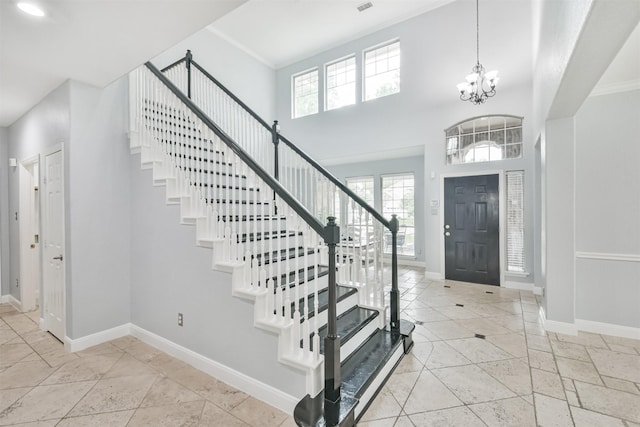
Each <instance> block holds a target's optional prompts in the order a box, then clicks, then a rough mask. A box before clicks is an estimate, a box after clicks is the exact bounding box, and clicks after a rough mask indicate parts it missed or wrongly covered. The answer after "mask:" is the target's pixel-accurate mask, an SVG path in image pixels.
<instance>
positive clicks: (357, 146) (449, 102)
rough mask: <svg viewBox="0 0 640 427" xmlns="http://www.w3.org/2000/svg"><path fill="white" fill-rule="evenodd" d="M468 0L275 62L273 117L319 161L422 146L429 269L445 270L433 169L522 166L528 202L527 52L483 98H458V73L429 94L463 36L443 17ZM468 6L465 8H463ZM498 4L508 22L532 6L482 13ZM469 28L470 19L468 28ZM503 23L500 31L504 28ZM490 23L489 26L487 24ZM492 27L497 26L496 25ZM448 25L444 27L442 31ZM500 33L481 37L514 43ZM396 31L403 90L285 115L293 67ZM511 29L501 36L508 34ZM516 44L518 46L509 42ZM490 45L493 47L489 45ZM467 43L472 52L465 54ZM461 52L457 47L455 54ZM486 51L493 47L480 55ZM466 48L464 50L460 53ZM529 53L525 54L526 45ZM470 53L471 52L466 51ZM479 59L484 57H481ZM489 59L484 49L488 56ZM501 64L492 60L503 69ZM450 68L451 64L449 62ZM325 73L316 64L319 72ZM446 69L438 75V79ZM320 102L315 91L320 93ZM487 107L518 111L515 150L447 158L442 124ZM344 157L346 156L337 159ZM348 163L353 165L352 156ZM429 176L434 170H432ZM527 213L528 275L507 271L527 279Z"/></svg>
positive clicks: (464, 11) (522, 19)
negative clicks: (520, 135)
mask: <svg viewBox="0 0 640 427" xmlns="http://www.w3.org/2000/svg"><path fill="white" fill-rule="evenodd" d="M468 6H469V3H467V2H454V3H450V4H448V5H446V6H443V7H441V8H439V9H437V10H435V11H432V12H429V13H426V14H423V15H420V16H418V17H415V18H413V19H410V20H407V21H405V22H402V23H399V24H397V25H394V26H391V27H389V28H386V29H383V30H381V31H378V32H376V33H373V34H371V35H368V36H366V37H362V38H360V39H357V40H354V41H353V42H350V43H346V44H344V45H342V46H339V47H336V48H334V49H331V50H328V51H327V52H323V53H321V54H319V55H316V56H314V57H311V58H308V59H305V60H303V61H300V62H298V63H296V64H292V65H290V66H288V67H285V68H283V69H280V70H278V72H277V89H278V105H277V112H278V117H279V119H280V121H281V125H282V133H283V134H284V135H285V136H287V137H289V139H291V140H292V141H293V142H294V143H296V144H299V145H300V146H301V147H302V148H303V149H304V150H305V151H307V152H308V153H310V154H311V155H312V156H314V157H316V158H318V159H320V161H321V162H322V161H328V162H329V163H331V164H333V163H336V162H337V159H339V158H340V157H341V156H342V157H344V158H347V161H348V163H349V164H347V165H344V166H342V167H343V168H347V169H349V168H350V167H354V168H357V167H358V166H357V163H355V162H357V161H358V158H359V157H360V158H361V159H362V161H364V160H373V159H375V158H377V159H390V158H399V157H406V156H409V155H415V154H416V153H415V152H416V151H419V152H420V153H424V177H425V179H424V181H423V182H422V183H417V187H416V192H419V191H421V190H422V192H423V196H422V197H421V199H422V200H421V203H422V206H421V208H422V210H423V212H424V213H425V214H424V223H423V224H424V229H423V230H424V231H423V237H422V239H421V240H422V241H423V244H424V258H423V259H424V261H425V264H426V270H427V271H428V272H430V273H433V275H435V276H438V275H443V274H444V272H443V271H441V252H442V248H441V239H440V236H441V232H442V227H443V223H442V219H441V218H440V215H439V213H438V214H436V215H432V214H431V209H430V206H429V204H430V201H431V200H437V201H438V202H439V203H442V196H441V194H440V193H441V188H440V176H441V175H442V174H451V173H467V172H472V171H473V172H477V173H478V174H482V173H483V172H484V171H495V170H524V171H525V206H529V207H531V206H533V183H534V182H535V180H536V178H535V177H534V169H533V159H534V155H533V154H534V150H533V145H534V142H535V141H534V137H533V133H532V118H531V115H532V110H531V96H532V92H531V91H532V87H531V69H532V63H531V62H530V60H524V61H522V63H518V67H519V71H520V72H519V73H515V75H514V74H511V75H507V74H503V81H506V82H507V84H506V85H502V81H501V86H499V87H498V93H497V95H496V96H495V97H494V98H491V99H490V100H488V101H487V102H486V103H485V104H483V105H478V106H476V105H472V104H471V103H469V102H462V101H460V100H459V99H458V94H457V91H456V89H455V82H457V81H454V83H452V86H451V88H452V89H451V95H450V96H447V97H446V98H444V99H434V98H433V97H432V96H430V93H432V92H433V90H432V89H433V88H434V87H436V86H437V85H441V84H446V80H447V79H450V76H448V75H445V76H443V75H441V74H442V73H443V71H442V70H443V69H445V68H444V67H450V65H449V64H450V63H456V62H457V61H458V59H459V57H460V56H461V55H455V56H454V55H452V52H454V51H456V52H457V51H459V50H460V46H461V45H466V44H465V43H464V42H463V41H462V40H463V39H461V37H462V36H460V35H459V34H458V33H457V32H456V34H452V31H451V28H450V25H451V23H452V22H457V21H458V20H460V19H465V18H466V17H469V19H471V22H473V21H474V18H475V9H474V8H470V9H469V8H468ZM470 14H471V15H470ZM491 14H497V16H509V17H510V19H512V20H513V21H509V22H508V25H515V24H514V23H515V22H517V25H518V26H523V25H525V26H526V25H530V23H531V9H530V7H529V5H528V4H525V3H522V2H500V1H498V2H491V3H490V4H488V5H487V8H486V10H484V11H483V15H484V16H487V15H491ZM474 30H475V28H474ZM508 31H509V29H508V28H506V29H505V32H507V33H508ZM472 33H473V34H468V35H469V37H473V36H475V31H472ZM491 33H494V32H491ZM496 33H497V32H496ZM443 34H446V37H443ZM494 36H495V37H496V38H497V39H502V40H503V42H504V40H505V37H504V34H503V33H497V34H490V35H488V36H487V38H490V40H488V41H486V43H487V45H491V46H494V48H496V49H507V50H508V49H513V48H514V47H512V46H508V45H501V44H500V43H501V42H500V41H499V40H496V39H494V38H493V37H494ZM396 37H398V38H399V39H400V45H401V52H402V69H401V91H400V93H399V94H396V95H391V96H387V97H384V98H380V99H377V100H375V101H372V102H365V103H358V104H356V105H353V106H349V107H344V108H341V109H338V110H333V111H328V112H320V113H319V114H316V115H312V116H307V117H303V118H299V119H295V120H292V119H291V118H290V117H291V76H292V75H293V74H295V73H297V72H300V71H303V70H306V69H308V68H310V67H312V66H317V67H318V68H319V69H320V70H322V67H323V65H324V64H325V63H326V62H328V61H331V60H333V59H336V58H340V57H343V56H345V55H348V54H351V53H355V54H356V61H357V63H358V64H359V65H358V66H361V65H360V64H361V52H362V50H363V49H366V48H368V47H370V46H373V45H376V44H379V43H381V42H384V41H387V40H390V39H393V38H396ZM506 39H508V37H507V38H506ZM515 48H516V49H522V47H515ZM489 51H490V50H489ZM472 53H473V52H471V53H470V54H472ZM462 56H464V55H462ZM487 56H488V57H489V58H490V52H489V54H488V55H487ZM464 57H467V56H464ZM525 57H526V55H525ZM472 58H473V56H472ZM484 61H485V60H484V59H483V62H484ZM489 61H490V59H487V63H486V64H487V65H489ZM503 65H505V64H495V65H492V66H496V68H499V69H501V72H502V67H503ZM466 67H467V65H464V66H462V65H461V66H460V68H459V71H458V72H459V73H460V78H463V76H464V73H465V72H466V71H467V68H466ZM446 69H447V70H448V68H446ZM320 78H321V79H322V72H321V74H320ZM443 79H444V81H445V82H444V83H443ZM320 104H321V105H322V97H321V103H320ZM485 114H512V115H519V116H524V155H523V158H521V159H514V160H507V161H503V162H488V163H478V164H468V165H445V140H444V129H446V128H447V127H449V126H451V125H453V124H455V123H457V122H460V121H462V120H465V119H468V118H471V117H476V116H480V115H485ZM342 163H344V162H342ZM351 164H352V165H351ZM432 173H433V174H434V178H433V179H432V178H431V174H432ZM528 212H529V213H528V214H527V215H525V227H526V230H527V232H526V233H525V254H526V260H525V262H526V264H527V266H528V270H529V273H530V274H529V276H527V277H524V278H511V279H509V280H514V281H526V282H533V280H534V277H533V265H534V264H535V263H536V262H537V261H536V260H534V258H533V235H534V232H533V210H531V211H528Z"/></svg>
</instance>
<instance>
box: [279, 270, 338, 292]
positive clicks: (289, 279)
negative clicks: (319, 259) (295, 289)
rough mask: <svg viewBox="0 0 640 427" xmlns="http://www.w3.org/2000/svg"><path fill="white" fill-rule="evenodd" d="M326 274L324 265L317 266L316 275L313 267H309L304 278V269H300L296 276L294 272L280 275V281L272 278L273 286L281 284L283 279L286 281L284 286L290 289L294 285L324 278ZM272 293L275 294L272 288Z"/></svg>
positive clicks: (327, 272)
mask: <svg viewBox="0 0 640 427" xmlns="http://www.w3.org/2000/svg"><path fill="white" fill-rule="evenodd" d="M327 274H329V268H328V267H326V266H324V265H319V266H318V273H317V274H316V271H315V266H313V265H311V266H309V267H308V268H307V274H306V276H304V268H301V269H299V270H298V271H297V274H296V272H295V271H291V272H289V274H286V273H285V274H282V275H281V276H280V280H278V276H273V278H272V280H273V281H274V282H275V285H276V286H278V283H282V282H283V279H282V278H283V277H284V280H286V284H285V285H284V286H289V287H292V286H293V285H294V284H296V283H298V284H301V283H304V282H305V281H309V282H310V281H311V280H314V279H316V278H320V277H323V276H326V275H327ZM296 276H297V277H298V279H297V282H296ZM274 292H275V288H274Z"/></svg>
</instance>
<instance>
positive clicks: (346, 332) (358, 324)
mask: <svg viewBox="0 0 640 427" xmlns="http://www.w3.org/2000/svg"><path fill="white" fill-rule="evenodd" d="M379 314H380V313H379V312H378V311H377V310H371V309H368V308H363V307H360V306H354V307H352V308H350V309H349V310H348V311H346V312H344V313H342V314H341V315H340V316H338V319H337V322H336V329H337V333H338V336H339V337H340V345H344V344H345V343H346V342H348V341H349V340H350V339H351V338H353V337H354V336H355V335H356V334H357V333H358V332H359V331H360V330H361V329H362V328H364V327H365V326H366V325H367V324H368V323H369V322H371V321H373V319H375V318H376V317H378V315H379ZM328 329H329V328H328V325H324V326H323V327H322V328H320V330H319V331H318V333H319V334H320V353H321V354H324V338H325V337H326V336H327V333H328ZM312 347H313V346H312Z"/></svg>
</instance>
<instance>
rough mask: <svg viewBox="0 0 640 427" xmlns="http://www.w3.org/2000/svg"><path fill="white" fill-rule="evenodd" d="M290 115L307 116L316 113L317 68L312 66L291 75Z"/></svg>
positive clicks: (295, 117) (294, 116)
mask: <svg viewBox="0 0 640 427" xmlns="http://www.w3.org/2000/svg"><path fill="white" fill-rule="evenodd" d="M292 86H293V90H292V92H293V111H292V117H293V118H294V119H297V118H299V117H304V116H309V115H311V114H316V113H318V69H317V68H313V69H310V70H307V71H303V72H301V73H298V74H296V75H294V76H293V78H292Z"/></svg>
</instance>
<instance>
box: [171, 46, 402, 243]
mask: <svg viewBox="0 0 640 427" xmlns="http://www.w3.org/2000/svg"><path fill="white" fill-rule="evenodd" d="M187 55H191V51H187ZM186 60H187V58H186V57H185V58H182V59H180V60H178V61H176V62H174V63H173V64H171V65H169V66H167V67H165V68H163V69H162V72H165V71H166V70H168V69H171V68H173V67H174V66H176V65H178V64H180V63H182V62H184V61H186ZM189 62H190V63H191V65H193V66H194V67H196V68H197V69H198V70H199V71H200V72H201V73H202V74H203V75H204V76H205V77H206V78H208V79H209V80H211V81H212V82H213V83H214V84H215V85H216V86H218V87H219V88H220V89H221V90H222V91H223V92H224V93H225V94H227V95H228V96H229V97H230V98H231V99H233V101H234V102H236V103H237V104H238V105H239V106H240V107H242V108H243V109H244V110H245V111H246V112H247V113H249V114H250V115H251V117H253V118H254V119H255V120H256V121H257V122H258V123H260V124H261V125H262V126H263V127H264V128H265V129H267V130H269V131H272V130H273V127H272V126H271V125H269V124H268V123H267V122H266V121H265V120H264V119H263V118H262V117H260V116H259V115H258V114H257V113H256V112H255V111H253V110H252V109H251V108H250V107H249V106H248V105H247V104H245V103H244V102H242V100H241V99H240V98H238V97H237V96H236V95H235V94H234V93H233V92H231V91H230V90H229V89H227V88H226V87H225V86H224V85H223V84H222V83H220V81H219V80H218V79H216V78H215V77H213V76H212V75H211V74H210V73H209V72H208V71H207V70H205V69H204V68H203V67H202V66H200V65H199V64H198V63H197V62H196V61H194V60H193V59H189ZM277 136H278V139H279V140H280V141H282V142H284V143H285V144H286V145H287V146H288V147H289V148H291V149H292V150H293V151H294V152H295V153H296V154H298V155H299V156H300V157H302V158H303V159H304V160H305V161H307V162H308V163H309V164H311V166H313V167H314V168H315V169H316V170H317V171H319V172H320V173H321V174H322V175H324V177H325V178H327V179H328V180H329V181H331V182H332V183H333V184H334V185H335V186H336V187H338V188H339V189H340V190H341V191H342V192H344V193H346V194H347V196H349V197H350V198H352V199H353V200H354V201H355V202H356V203H357V204H359V205H360V206H362V208H363V209H365V210H366V211H367V212H369V213H370V214H371V215H372V216H373V217H374V218H375V219H377V220H378V221H380V222H381V223H382V225H384V226H385V227H386V228H387V229H388V230H389V231H393V230H392V226H391V223H390V222H389V220H387V219H386V218H385V217H383V216H382V215H380V213H379V212H378V211H377V210H375V209H374V208H373V207H372V206H371V205H369V204H368V203H367V202H365V201H364V200H362V198H361V197H360V196H358V195H357V194H356V193H354V192H353V190H351V189H350V188H349V187H347V186H346V185H344V184H343V183H342V181H340V180H339V179H338V178H336V177H335V176H334V175H333V174H332V173H331V172H329V171H328V170H327V169H326V168H324V167H323V166H321V165H320V164H319V163H318V162H316V161H315V160H313V158H311V156H309V155H308V154H307V153H306V152H304V151H303V150H302V149H300V148H299V147H298V146H296V145H295V144H294V143H293V142H291V141H290V140H288V139H287V138H285V137H284V136H282V135H280V133H277Z"/></svg>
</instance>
